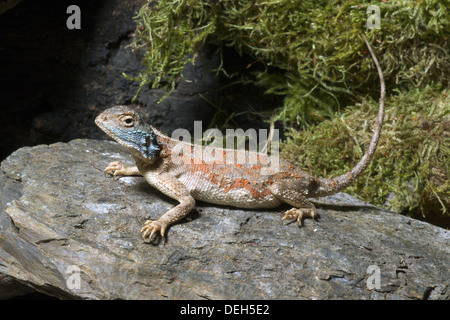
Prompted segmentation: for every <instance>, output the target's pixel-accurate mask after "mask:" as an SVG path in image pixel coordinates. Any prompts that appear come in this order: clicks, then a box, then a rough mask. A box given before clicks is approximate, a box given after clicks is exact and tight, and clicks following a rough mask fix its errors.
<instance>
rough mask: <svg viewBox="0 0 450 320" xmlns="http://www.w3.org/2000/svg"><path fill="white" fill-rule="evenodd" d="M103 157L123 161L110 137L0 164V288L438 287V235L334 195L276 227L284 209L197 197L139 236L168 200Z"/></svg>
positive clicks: (353, 290)
mask: <svg viewBox="0 0 450 320" xmlns="http://www.w3.org/2000/svg"><path fill="white" fill-rule="evenodd" d="M114 160H120V161H124V162H128V163H130V164H131V163H132V159H131V157H130V156H129V155H128V154H127V152H126V151H125V150H123V149H122V148H120V147H119V146H118V145H117V144H116V143H114V142H110V141H96V140H73V141H71V142H69V143H56V144H53V145H49V146H47V145H39V146H36V147H32V148H30V147H25V148H22V149H19V150H18V151H16V152H14V153H13V154H12V155H10V156H9V157H8V158H7V159H6V160H4V161H3V162H2V164H1V169H2V170H1V172H0V189H1V195H0V201H1V202H0V210H1V211H0V231H1V233H0V274H2V276H1V277H0V280H1V279H7V280H8V281H0V296H6V293H5V291H7V290H11V289H10V288H11V286H10V284H11V282H14V281H16V282H18V283H20V284H21V286H26V287H30V288H34V289H35V290H38V291H39V292H43V293H45V294H48V295H52V296H55V297H59V298H82V299H449V279H450V274H449V265H450V258H449V257H450V249H449V243H450V233H449V232H448V231H446V230H444V229H441V228H439V227H435V226H433V225H430V224H427V223H424V222H420V221H416V220H412V219H410V218H407V217H404V216H401V215H398V214H394V213H392V212H388V211H384V210H380V209H378V208H376V207H374V206H371V205H368V204H365V203H362V202H360V201H358V200H356V199H354V198H352V197H349V196H348V195H345V194H338V195H336V196H334V197H328V198H324V199H317V201H316V203H317V205H318V209H319V210H318V212H319V215H320V218H319V219H318V220H317V221H313V220H306V221H305V223H304V227H302V228H297V226H296V224H295V223H291V224H287V225H280V221H281V217H282V216H281V215H279V214H278V213H280V212H281V211H282V210H283V209H287V207H282V208H280V209H276V210H264V211H262V210H241V209H236V208H230V207H225V206H213V205H210V204H206V203H201V202H199V203H198V204H197V206H196V209H195V210H194V211H193V212H191V213H190V214H189V215H188V217H187V218H185V219H184V220H183V221H181V222H180V223H178V224H175V225H173V226H172V227H171V228H170V229H169V231H168V237H167V239H166V240H161V241H159V243H154V244H145V243H144V242H143V241H142V239H141V237H140V228H141V225H142V224H143V222H144V221H145V220H146V219H148V218H150V219H156V218H157V217H159V216H160V215H161V214H162V213H164V212H165V211H166V210H168V209H169V208H171V207H172V206H174V205H175V204H176V202H175V201H174V200H172V199H169V198H167V197H166V196H164V195H162V194H161V193H160V192H158V191H157V190H155V189H153V188H152V187H150V186H149V185H148V184H147V183H146V182H145V181H144V179H143V178H141V177H124V178H120V179H118V180H113V179H112V178H110V177H105V176H104V174H103V169H104V168H105V167H106V166H107V165H108V163H109V162H111V161H114ZM368 270H369V271H368ZM371 270H372V271H371ZM378 272H379V273H378ZM377 274H379V278H377ZM374 279H375V280H374ZM377 279H379V287H377V286H376V284H377V283H378V282H377V281H376V280H377Z"/></svg>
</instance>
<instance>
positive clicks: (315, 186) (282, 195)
mask: <svg viewBox="0 0 450 320" xmlns="http://www.w3.org/2000/svg"><path fill="white" fill-rule="evenodd" d="M364 40H365V42H366V44H367V47H368V49H369V52H370V54H371V56H372V59H373V61H374V63H375V66H376V68H377V71H378V75H379V77H380V86H381V95H380V102H379V104H380V106H379V112H378V117H377V121H376V126H375V130H374V134H373V137H372V140H371V142H370V145H369V147H368V149H367V151H366V153H365V154H364V156H363V157H362V159H361V160H360V161H359V162H358V163H357V164H356V165H355V167H354V168H353V169H351V170H350V171H349V172H347V173H345V174H343V175H341V176H338V177H336V178H333V179H323V178H316V177H313V176H311V175H309V174H307V173H305V172H303V171H301V170H299V169H297V168H295V167H294V166H293V165H292V164H290V163H288V162H285V161H283V160H281V159H280V160H279V165H278V166H277V168H276V169H273V168H268V164H269V163H270V162H269V161H270V159H269V157H270V156H268V155H267V154H263V153H256V159H257V161H258V162H257V163H254V164H250V163H249V162H245V161H244V164H242V163H236V162H234V163H233V162H232V163H230V162H229V161H227V159H236V156H237V154H236V152H237V151H236V150H234V149H222V148H215V149H214V150H213V152H212V153H211V150H209V153H206V152H205V146H200V148H201V150H202V152H201V153H200V154H202V156H204V155H205V154H210V155H211V154H214V155H216V156H217V155H222V156H223V157H219V160H217V158H216V157H214V159H210V158H208V157H202V158H201V159H198V158H196V157H197V155H198V153H196V152H191V151H193V150H194V145H192V144H190V143H188V142H184V141H180V140H175V139H172V138H170V137H168V136H166V135H164V134H162V133H161V132H160V131H158V130H157V129H155V128H154V127H152V126H150V125H148V124H146V123H145V122H144V121H142V119H141V117H140V116H139V115H138V114H137V113H136V112H135V111H133V110H132V109H130V108H129V107H127V106H116V107H112V108H110V109H108V110H106V111H104V112H102V113H101V114H100V115H98V116H97V118H96V119H95V123H96V124H97V125H98V126H99V127H100V128H101V129H102V130H103V131H104V132H106V133H107V134H108V135H109V136H110V137H111V138H113V139H114V140H115V141H117V142H118V143H119V144H120V145H122V146H123V147H125V148H126V149H127V150H128V151H129V152H130V153H131V155H132V156H133V158H134V160H135V162H136V166H126V165H124V164H122V163H121V162H118V161H115V162H111V163H110V164H109V165H108V166H107V167H106V169H105V171H104V172H105V174H111V175H113V176H114V177H116V176H118V175H125V176H127V175H142V176H143V177H144V178H145V179H146V180H147V182H148V183H149V184H150V185H152V186H153V187H155V188H156V189H158V190H159V191H161V192H162V193H164V194H166V195H167V196H169V197H171V198H173V199H176V200H177V201H179V204H178V205H177V206H175V207H174V208H172V209H171V210H169V211H167V212H166V213H165V214H164V215H163V216H162V217H161V218H159V219H158V220H156V221H152V220H147V221H146V222H145V223H144V226H143V227H142V229H141V235H142V238H143V239H144V241H151V240H152V239H153V238H154V236H155V234H156V233H157V232H160V234H161V236H162V237H164V235H165V232H166V229H167V227H169V226H170V225H171V224H173V223H175V222H177V221H179V220H180V219H182V218H183V217H185V216H186V215H187V214H188V213H189V212H190V211H191V210H192V209H193V208H194V206H195V200H201V201H205V202H209V203H214V204H225V205H231V206H235V207H240V208H274V207H277V206H278V205H280V204H282V203H288V204H290V205H292V206H293V207H294V208H292V209H290V210H287V211H286V212H285V214H284V217H283V219H282V222H284V221H285V220H287V219H295V220H297V223H298V225H299V226H300V225H301V223H302V219H303V218H304V217H310V218H313V219H314V218H315V217H316V216H317V210H316V208H315V206H314V204H312V203H311V202H310V201H309V200H308V199H307V198H311V197H322V196H325V195H330V194H334V193H337V192H339V191H341V190H343V189H345V188H346V187H348V186H349V185H350V184H351V183H352V182H353V181H355V180H356V179H357V178H358V177H359V176H360V175H361V174H362V172H363V171H364V169H365V168H366V167H367V166H368V164H369V162H370V160H371V159H372V157H373V154H374V153H375V149H376V146H377V144H378V140H379V137H380V132H381V128H382V125H383V117H384V100H385V84H384V78H383V74H382V71H381V68H380V65H379V63H378V60H377V58H376V57H375V55H374V53H373V51H372V49H371V47H370V45H369V43H368V41H367V39H366V38H365V37H364ZM230 153H231V154H230ZM245 154H246V157H248V158H247V159H249V158H250V157H251V156H255V153H253V154H252V151H246V153H245ZM174 155H176V156H177V157H178V160H181V161H174V157H173V156H174ZM228 156H233V157H231V158H228ZM220 159H222V160H220ZM263 169H267V170H266V171H265V172H264V173H263Z"/></svg>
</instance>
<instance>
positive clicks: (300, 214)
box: [281, 208, 317, 227]
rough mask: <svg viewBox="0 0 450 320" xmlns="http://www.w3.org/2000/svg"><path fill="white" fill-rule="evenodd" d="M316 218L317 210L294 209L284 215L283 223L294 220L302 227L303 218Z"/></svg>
mask: <svg viewBox="0 0 450 320" xmlns="http://www.w3.org/2000/svg"><path fill="white" fill-rule="evenodd" d="M316 217H317V210H316V209H315V208H292V209H290V210H288V211H286V212H285V213H284V217H283V219H282V220H281V223H283V222H284V221H285V220H287V219H293V220H297V225H298V226H299V227H301V226H302V220H303V218H312V219H315V218H316Z"/></svg>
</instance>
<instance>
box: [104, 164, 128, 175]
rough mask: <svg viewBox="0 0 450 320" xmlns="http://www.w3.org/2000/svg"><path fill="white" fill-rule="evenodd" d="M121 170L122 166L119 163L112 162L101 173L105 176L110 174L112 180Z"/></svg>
mask: <svg viewBox="0 0 450 320" xmlns="http://www.w3.org/2000/svg"><path fill="white" fill-rule="evenodd" d="M121 170H123V164H122V162H120V161H113V162H111V163H110V164H109V165H108V166H107V167H106V168H105V170H104V171H103V172H104V173H105V176H106V175H108V174H110V175H112V176H113V177H114V178H115V177H116V176H117V175H119V174H120V171H121Z"/></svg>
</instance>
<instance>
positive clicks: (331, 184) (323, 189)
mask: <svg viewBox="0 0 450 320" xmlns="http://www.w3.org/2000/svg"><path fill="white" fill-rule="evenodd" d="M363 37H364V41H365V42H366V45H367V48H368V49H369V52H370V55H371V56H372V59H373V62H374V63H375V66H376V67H377V70H378V76H379V77H380V87H381V90H380V91H381V93H380V109H379V111H378V117H377V123H376V127H375V132H374V134H373V137H372V141H370V145H369V148H368V149H367V151H366V153H365V154H364V156H363V157H362V158H361V160H360V161H359V162H358V163H357V164H356V166H355V167H354V168H353V169H352V170H350V171H349V172H347V173H345V174H343V175H341V176H339V177H336V178H333V179H331V180H327V179H319V187H318V189H317V191H316V192H315V194H314V196H315V197H321V196H325V195H329V194H334V193H336V192H339V191H341V190H343V189H345V188H346V187H348V186H349V185H351V184H352V183H353V182H354V181H355V180H356V179H357V178H358V177H359V176H360V175H361V174H362V173H363V171H364V170H365V169H366V168H367V166H368V165H369V163H370V160H371V159H372V157H373V154H374V153H375V149H376V148H377V144H378V140H379V139H380V133H381V128H382V127H383V118H384V100H385V97H386V87H385V84H384V77H383V72H382V71H381V68H380V64H379V63H378V60H377V57H376V56H375V54H374V53H373V51H372V48H371V47H370V44H369V42H368V41H367V39H366V37H365V36H364V35H363Z"/></svg>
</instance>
